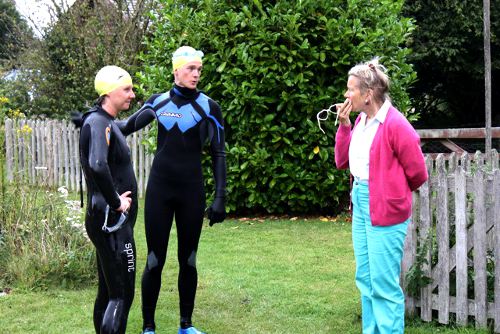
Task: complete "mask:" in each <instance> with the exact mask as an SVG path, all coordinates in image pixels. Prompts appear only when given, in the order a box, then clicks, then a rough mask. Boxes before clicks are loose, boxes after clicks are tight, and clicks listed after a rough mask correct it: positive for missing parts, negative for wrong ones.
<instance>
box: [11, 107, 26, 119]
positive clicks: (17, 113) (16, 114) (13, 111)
mask: <svg viewBox="0 0 500 334" xmlns="http://www.w3.org/2000/svg"><path fill="white" fill-rule="evenodd" d="M8 115H9V117H10V118H26V116H25V115H24V114H23V113H22V112H21V110H19V109H9V112H8Z"/></svg>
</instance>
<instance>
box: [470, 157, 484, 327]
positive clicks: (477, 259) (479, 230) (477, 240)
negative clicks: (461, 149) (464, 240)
mask: <svg viewBox="0 0 500 334" xmlns="http://www.w3.org/2000/svg"><path fill="white" fill-rule="evenodd" d="M476 156H477V155H476ZM476 162H477V161H476ZM473 180H474V194H475V197H474V295H475V297H474V305H475V314H474V316H475V321H476V327H481V328H484V327H486V324H487V309H486V305H487V304H486V302H487V300H486V287H487V286H486V245H487V243H486V212H485V200H484V198H485V195H484V188H485V187H484V173H483V171H482V169H480V168H478V169H477V170H476V171H475V173H474V174H473Z"/></svg>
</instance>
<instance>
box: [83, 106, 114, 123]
mask: <svg viewBox="0 0 500 334" xmlns="http://www.w3.org/2000/svg"><path fill="white" fill-rule="evenodd" d="M92 112H97V113H99V114H103V115H104V116H106V117H108V118H109V119H111V120H115V119H116V117H113V116H111V115H110V114H109V113H108V112H107V111H106V110H104V108H103V107H102V106H100V105H95V106H93V107H92V108H91V109H90V110H89V111H88V113H87V114H89V115H90V114H91V113H92Z"/></svg>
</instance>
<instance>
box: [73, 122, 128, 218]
mask: <svg viewBox="0 0 500 334" xmlns="http://www.w3.org/2000/svg"><path fill="white" fill-rule="evenodd" d="M111 129H112V127H111V124H110V122H109V121H106V120H104V119H95V120H93V121H92V122H89V123H87V124H85V125H84V127H83V129H82V132H83V131H88V132H89V154H88V159H89V161H88V164H89V167H90V171H91V173H92V177H93V179H94V180H95V183H96V184H97V186H98V187H99V190H100V192H101V193H102V195H103V196H104V199H105V200H106V202H107V203H108V205H109V206H110V207H111V208H113V209H115V210H116V209H118V208H119V207H120V204H121V202H120V197H119V195H118V193H117V192H116V190H115V187H114V184H113V178H112V177H111V171H110V169H109V165H108V152H109V144H110V141H111V137H112V136H113V134H112V132H111V131H112V130H111Z"/></svg>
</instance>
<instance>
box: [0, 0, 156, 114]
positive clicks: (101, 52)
mask: <svg viewBox="0 0 500 334" xmlns="http://www.w3.org/2000/svg"><path fill="white" fill-rule="evenodd" d="M53 3H54V5H55V9H54V12H53V15H54V19H53V23H52V24H51V25H50V26H49V27H48V28H46V29H45V32H44V36H43V38H42V39H34V40H33V41H32V42H31V43H30V45H29V48H26V49H25V52H24V53H23V54H22V55H21V56H20V57H21V58H22V59H21V60H20V65H19V66H18V67H17V73H18V78H17V80H15V81H4V82H3V86H4V89H3V94H5V95H6V96H7V97H9V98H10V99H11V100H12V101H14V100H15V101H17V103H18V104H19V105H18V107H20V108H21V109H22V110H23V111H24V112H25V113H26V114H27V115H28V116H29V117H34V116H39V115H44V116H47V117H51V118H62V117H68V115H69V112H70V111H74V110H78V111H85V110H86V109H87V108H88V106H90V105H91V103H92V102H93V100H95V98H96V94H95V91H94V77H95V73H97V71H98V70H99V69H100V68H101V67H103V66H104V65H109V64H114V65H118V66H122V67H124V68H126V69H127V70H129V71H130V73H134V72H135V70H136V68H137V53H138V52H139V50H140V49H141V48H142V44H141V43H142V39H143V35H144V33H145V32H146V30H147V28H148V24H149V20H148V16H147V14H146V13H148V12H149V10H150V7H151V4H152V1H150V0H139V1H132V0H114V1H92V0H83V1H76V2H75V4H74V5H73V6H71V7H70V8H66V7H65V6H64V5H63V4H58V3H57V1H53ZM1 91H2V90H1V89H0V93H2V92H1Z"/></svg>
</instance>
